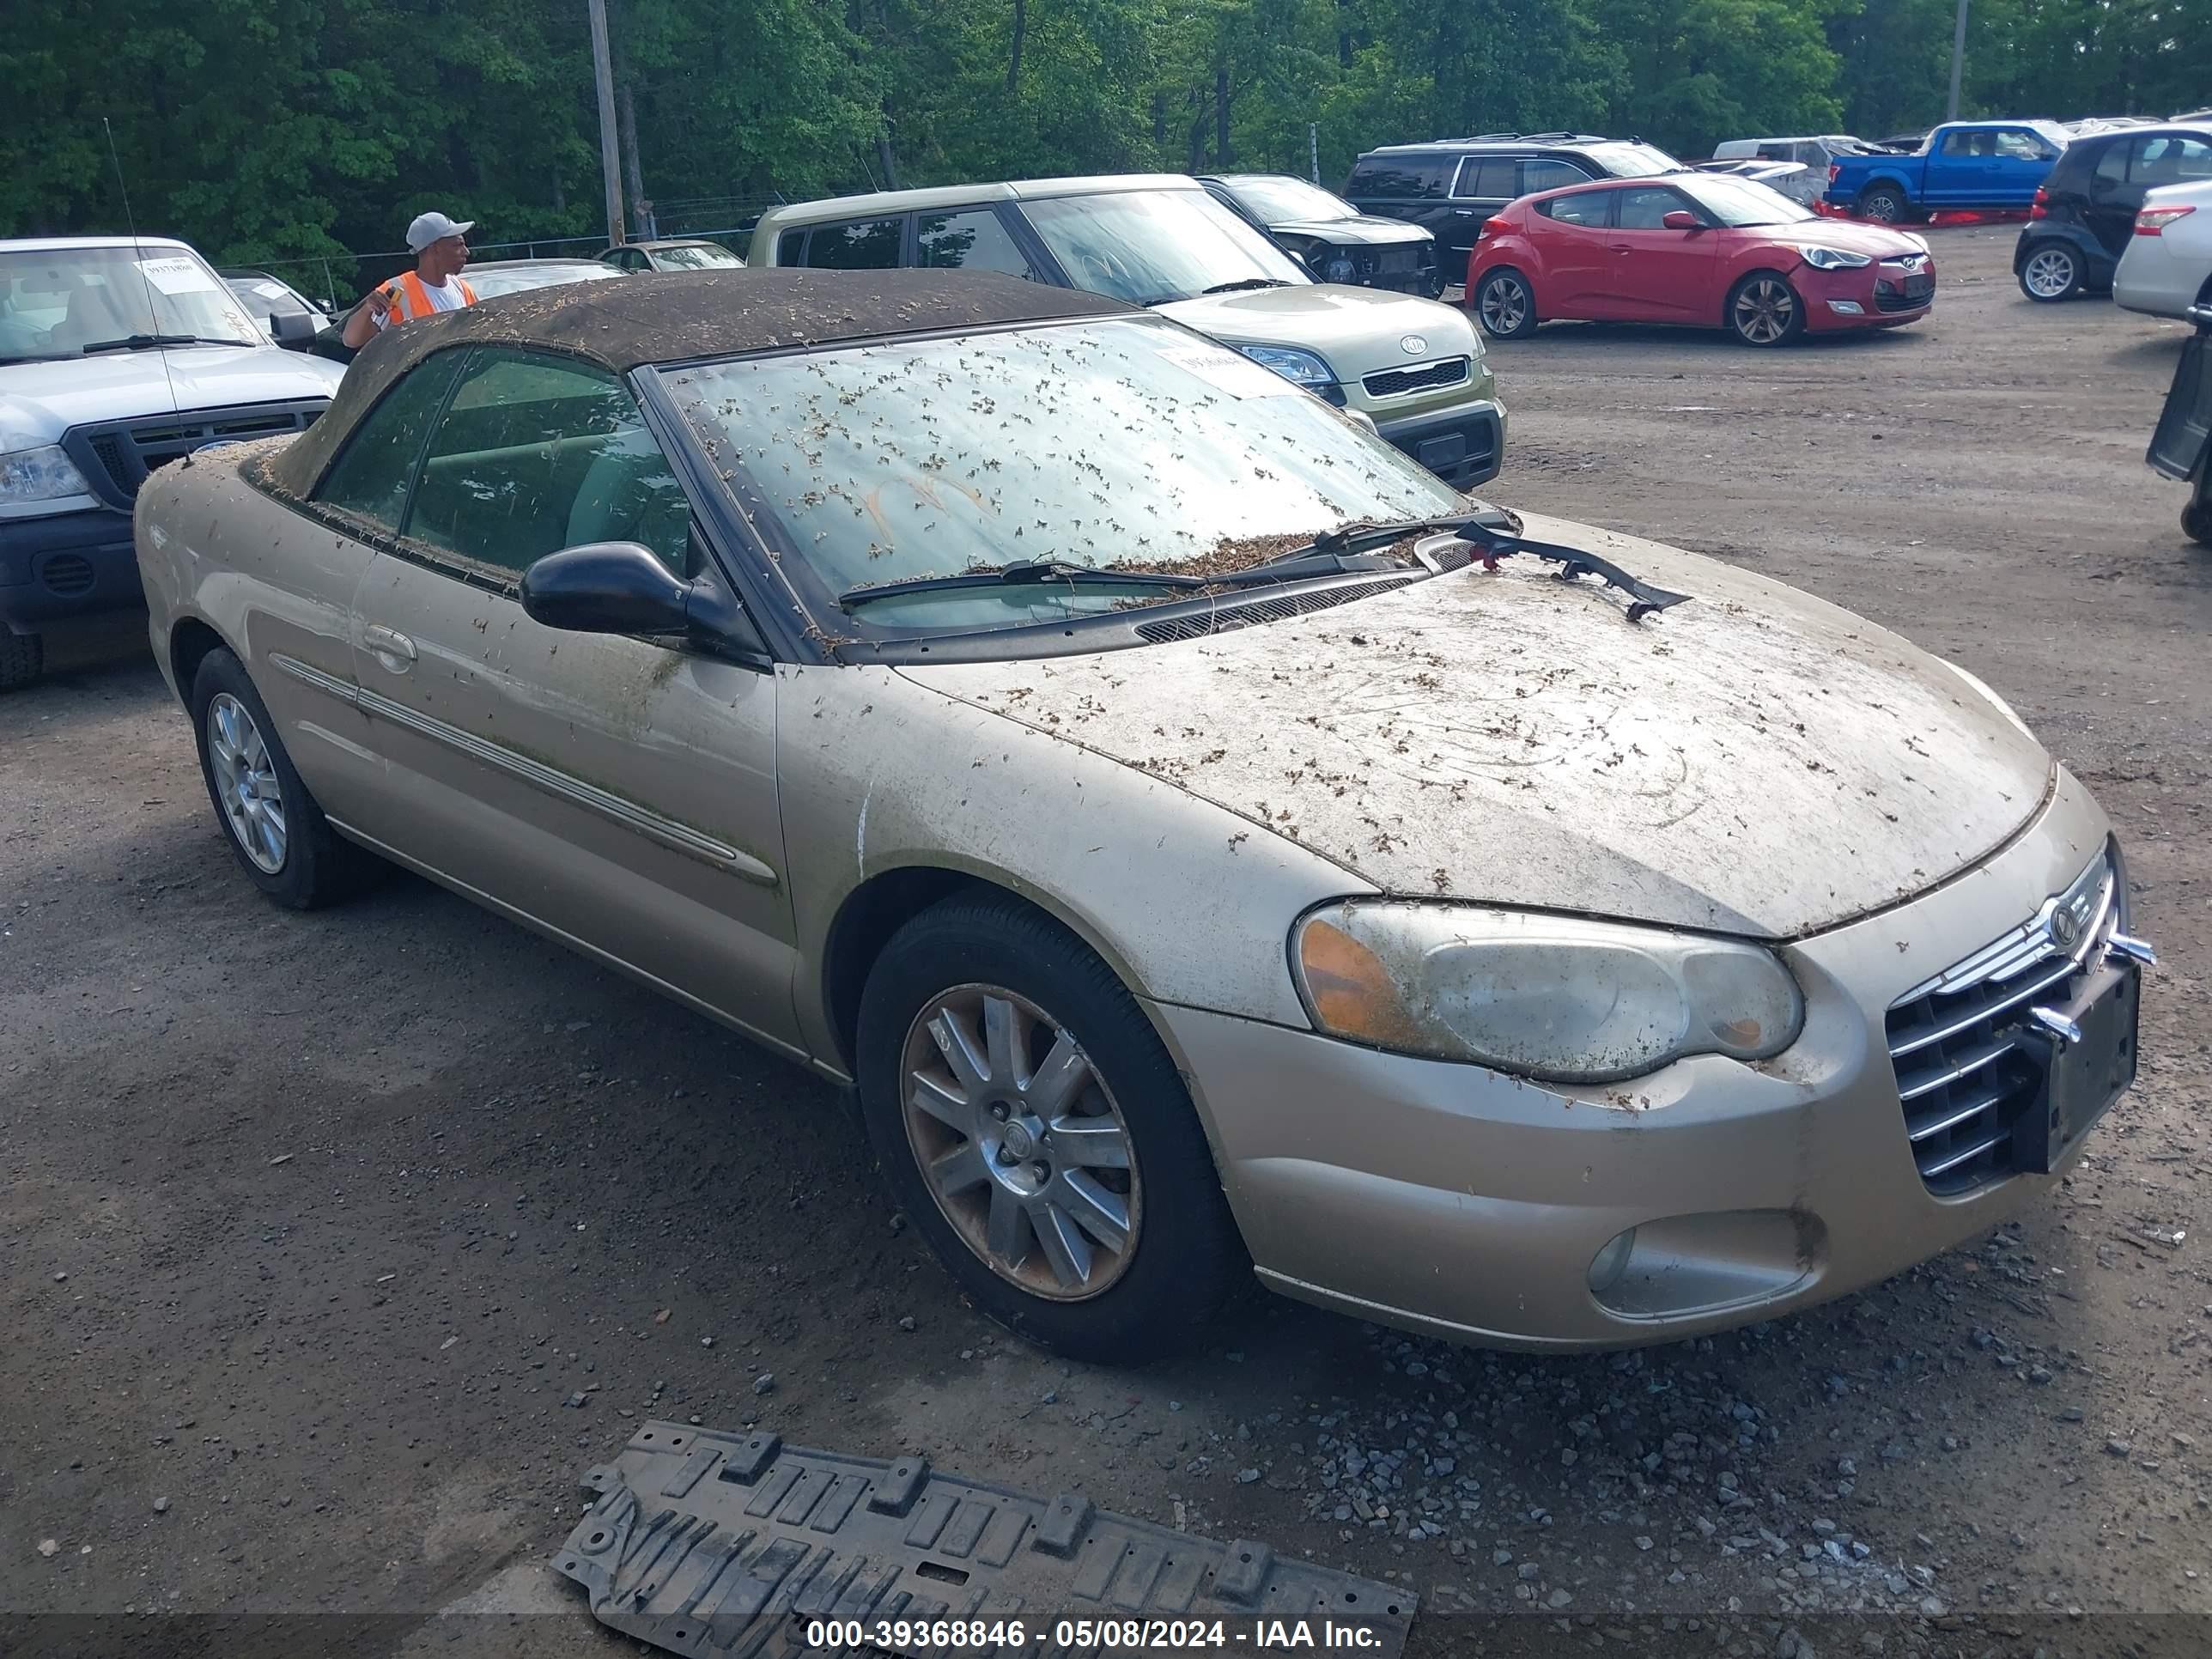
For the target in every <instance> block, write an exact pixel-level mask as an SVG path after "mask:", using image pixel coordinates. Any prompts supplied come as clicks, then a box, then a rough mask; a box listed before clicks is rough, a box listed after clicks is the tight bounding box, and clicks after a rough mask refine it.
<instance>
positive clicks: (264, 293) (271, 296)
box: [253, 283, 284, 300]
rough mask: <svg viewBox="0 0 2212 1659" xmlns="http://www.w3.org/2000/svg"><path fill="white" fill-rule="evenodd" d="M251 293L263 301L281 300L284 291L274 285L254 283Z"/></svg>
mask: <svg viewBox="0 0 2212 1659" xmlns="http://www.w3.org/2000/svg"><path fill="white" fill-rule="evenodd" d="M253 291H254V292H255V293H256V294H258V295H260V296H261V297H262V298H263V299H264V300H281V299H283V297H284V290H283V289H281V288H279V287H277V286H276V283H254V284H253Z"/></svg>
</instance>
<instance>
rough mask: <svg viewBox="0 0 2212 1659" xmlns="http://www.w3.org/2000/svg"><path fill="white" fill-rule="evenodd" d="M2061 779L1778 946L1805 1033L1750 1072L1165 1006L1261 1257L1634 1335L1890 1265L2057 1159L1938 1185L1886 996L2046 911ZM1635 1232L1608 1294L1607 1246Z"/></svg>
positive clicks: (1482, 1308)
mask: <svg viewBox="0 0 2212 1659" xmlns="http://www.w3.org/2000/svg"><path fill="white" fill-rule="evenodd" d="M2106 834H2107V829H2106V820H2105V818H2104V817H2103V815H2102V814H2101V812H2100V811H2099V810H2098V808H2097V806H2096V805H2095V803H2094V802H2093V800H2091V799H2089V796H2088V794H2087V792H2086V791H2085V790H2083V789H2082V788H2081V786H2080V785H2079V784H2077V783H2075V782H2074V781H2072V780H2071V779H2070V778H2069V777H2067V776H2066V775H2064V774H2063V773H2062V774H2060V775H2059V786H2058V788H2057V791H2056V793H2054V795H2053V797H2052V799H2051V802H2050V803H2049V804H2048V805H2047V806H2046V807H2045V810H2044V811H2043V812H2042V813H2041V815H2040V816H2039V817H2038V819H2037V820H2036V821H2035V823H2033V825H2032V826H2031V827H2030V828H2029V829H2027V830H2026V831H2024V832H2023V834H2022V835H2021V836H2020V837H2019V838H2018V839H2017V840H2015V842H2013V843H2012V844H2011V845H2010V846H2009V847H2008V848H2005V849H2004V850H2003V851H2002V852H2001V853H1999V854H1996V856H1995V857H1993V858H1992V859H1990V860H1989V861H1988V862H1987V863H1986V864H1984V865H1983V866H1980V867H1978V868H1977V869H1974V870H1972V871H1970V872H1967V873H1966V874H1965V875H1962V876H1960V877H1958V878H1954V880H1952V881H1950V882H1948V883H1947V884H1945V885H1943V886H1942V887H1941V888H1939V889H1937V890H1935V891H1933V892H1930V893H1928V894H1925V895H1923V896H1921V897H1919V898H1917V899H1915V900H1913V901H1911V902H1909V903H1906V904H1905V905H1903V906H1900V907H1899V908H1895V909H1893V910H1889V911H1887V912H1884V913H1882V914H1881V915H1876V916H1874V917H1872V918H1870V919H1868V920H1865V921H1859V922H1856V923H1852V924H1849V925H1847V926H1845V927H1840V928H1838V929H1836V930H1834V931H1832V932H1831V933H1824V934H1821V935H1819V936H1818V937H1815V938H1813V939H1806V940H1803V941H1801V942H1799V943H1797V944H1795V945H1790V946H1789V947H1787V950H1786V955H1787V956H1788V958H1789V960H1790V965H1791V967H1792V969H1794V970H1795V971H1796V974H1797V975H1798V978H1799V981H1800V982H1801V983H1802V985H1803V987H1804V988H1805V993H1806V1000H1807V1018H1806V1027H1805V1034H1804V1036H1802V1038H1801V1039H1800V1040H1799V1042H1797V1043H1796V1045H1795V1046H1794V1047H1793V1048H1791V1049H1790V1051H1789V1053H1787V1054H1784V1055H1783V1056H1782V1057H1780V1058H1779V1059H1778V1060H1772V1061H1768V1062H1765V1063H1762V1064H1759V1065H1757V1066H1746V1065H1741V1064H1738V1063H1736V1062H1734V1061H1730V1060H1722V1059H1717V1058H1713V1057H1703V1058H1699V1059H1696V1060H1686V1061H1682V1062H1679V1063H1677V1064H1676V1065H1674V1066H1669V1067H1668V1068H1666V1069H1665V1070H1664V1071H1662V1072H1660V1073H1656V1074H1655V1075H1654V1076H1652V1077H1650V1078H1647V1079H1638V1080H1637V1081H1634V1082H1632V1083H1627V1084H1621V1085H1611V1086H1609V1087H1601V1088H1590V1089H1576V1090H1572V1091H1566V1090H1560V1089H1555V1088H1553V1087H1548V1086H1545V1085H1534V1084H1529V1083H1525V1082H1521V1081H1518V1080H1516V1079H1511V1078H1507V1077H1504V1076H1500V1075H1498V1074H1497V1073H1490V1072H1486V1071H1483V1070H1481V1069H1480V1068H1477V1067H1474V1066H1458V1065H1449V1064H1443V1063H1440V1062H1436V1061H1430V1060H1416V1059H1411V1058H1407V1057H1405V1056H1402V1055H1393V1054H1381V1053H1377V1052H1375V1051H1372V1050H1369V1049H1364V1048H1356V1047H1353V1046H1352V1045H1350V1044H1347V1043H1343V1042H1334V1041H1331V1040H1329V1039H1327V1038H1323V1037H1320V1036H1315V1035H1313V1034H1311V1033H1309V1032H1302V1031H1294V1030H1285V1029H1283V1028H1281V1027H1277V1026H1270V1025H1264V1024H1258V1023H1255V1022H1252V1021H1248V1020H1240V1019H1235V1018H1228V1017H1225V1016H1222V1015H1218V1014H1212V1013H1204V1012H1195V1011H1193V1010H1190V1009H1187V1008H1180V1007H1167V1006H1157V1005H1156V1006H1154V1007H1153V1009H1152V1012H1153V1014H1154V1016H1155V1018H1156V1020H1157V1022H1158V1024H1159V1026H1160V1027H1161V1029H1162V1030H1164V1032H1165V1033H1166V1035H1167V1036H1168V1039H1169V1041H1170V1045H1171V1046H1172V1047H1173V1048H1175V1049H1176V1058H1177V1060H1178V1063H1179V1064H1180V1066H1182V1070H1183V1072H1184V1073H1185V1075H1186V1076H1187V1077H1188V1078H1189V1079H1191V1080H1192V1084H1193V1088H1194V1093H1195V1094H1196V1096H1197V1097H1198V1099H1199V1103H1200V1110H1201V1111H1202V1112H1203V1113H1204V1114H1205V1115H1206V1122H1207V1127H1208V1129H1209V1131H1210V1133H1212V1137H1213V1142H1214V1146H1215V1151H1216V1153H1217V1156H1218V1158H1219V1161H1220V1164H1221V1169H1222V1171H1223V1176H1224V1184H1225V1188H1226V1189H1227V1191H1228V1194H1229V1198H1230V1202H1231V1207H1232V1208H1233V1210H1234V1212H1235V1213H1236V1216H1237V1222H1238V1225H1239V1226H1240V1227H1241V1228H1242V1230H1243V1236H1244V1239H1245V1243H1246V1244H1247V1245H1248V1246H1249V1249H1250V1250H1251V1253H1252V1256H1253V1260H1254V1261H1255V1265H1256V1267H1257V1269H1258V1271H1259V1273H1260V1276H1261V1279H1263V1280H1264V1281H1265V1282H1267V1283H1268V1284H1270V1285H1273V1287H1274V1288H1276V1289H1278V1290H1281V1291H1286V1292H1288V1293H1289V1294H1291V1295H1293V1296H1297V1297H1303V1298H1304V1299H1307V1300H1310V1301H1313V1302H1317V1303H1320V1304H1324V1305H1327V1306H1330V1307H1334V1308H1336V1309H1338V1310H1341V1311H1344V1312H1347V1313H1350V1314H1352V1315H1354V1316H1358V1317H1362V1318H1367V1319H1373V1320H1376V1321H1380V1322H1384V1323H1387V1324H1393V1325H1398V1326H1402V1327H1405V1328H1409V1329H1415V1330H1420V1331H1425V1332H1427V1333H1429V1334H1434V1335H1437V1336H1442V1337H1445V1338H1449V1339H1451V1340H1460V1341H1468V1342H1475V1343H1481V1344H1486V1345H1492V1346H1513V1347H1523V1348H1529V1349H1544V1350H1569V1349H1583V1348H1607V1347H1619V1346H1634V1345H1638V1344H1644V1343H1651V1342H1657V1341H1662V1340H1675V1339H1679V1338H1681V1337H1685V1336H1692V1335H1696V1334H1700V1333H1703V1332H1709V1331H1713V1330H1718V1329H1724V1328H1729V1327H1731V1326H1735V1325H1740V1324H1744V1323H1747V1322H1751V1321H1753V1320H1758V1319H1765V1318H1769V1317H1771V1316H1775V1315H1777V1314H1781V1313H1785V1312H1788V1311H1790V1310H1794V1309H1797V1308H1802V1307H1806V1306H1808V1305H1810V1304H1814V1303H1818V1302H1821V1301H1825V1300H1826V1299H1828V1298H1830V1297H1836V1296H1839V1295H1842V1294H1844V1292H1846V1291H1850V1290H1853V1289H1856V1288H1858V1287H1860V1286H1863V1285H1868V1284H1871V1283H1874V1282H1875V1281H1877V1280H1880V1279H1885V1278H1887V1277H1888V1276H1890V1275H1892V1274H1893V1273H1898V1272H1899V1271H1901V1270H1903V1269H1904V1268H1906V1267H1910V1266H1911V1265H1913V1264H1914V1263H1916V1262H1918V1261H1923V1260H1925V1259H1926V1258H1927V1257H1929V1256H1930V1255H1936V1253H1938V1252H1939V1251H1942V1250H1943V1249H1948V1248H1949V1247H1950V1246H1952V1245H1954V1244H1956V1243H1960V1242H1961V1241H1963V1240H1965V1239H1967V1238H1971V1237H1973V1236H1975V1235H1976V1234H1978V1233H1979V1232H1981V1231H1984V1230H1985V1229H1987V1228H1988V1227H1990V1225H1993V1224H1995V1223H1996V1222H1997V1221H1999V1220H2001V1219H2002V1218H2004V1217H2006V1216H2008V1215H2009V1214H2010V1213H2012V1212H2014V1211H2015V1210H2016V1209H2018V1208H2019V1207H2020V1206H2022V1205H2023V1204H2026V1203H2028V1202H2031V1201H2033V1200H2034V1199H2035V1198H2036V1197H2037V1196H2039V1194H2041V1193H2042V1192H2044V1191H2045V1190H2046V1189H2047V1188H2049V1186H2050V1185H2051V1182H2052V1180H2053V1179H2054V1177H2051V1176H2012V1177H2009V1178H2007V1179H2003V1180H2000V1181H1998V1182H1996V1183H1995V1184H1993V1185H1991V1186H1988V1187H1985V1188H1981V1189H1980V1190H1978V1191H1977V1192H1974V1193H1972V1194H1970V1195H1967V1196H1963V1197H1957V1198H1943V1197H1938V1196H1936V1195H1935V1194H1931V1193H1930V1191H1929V1188H1928V1186H1927V1184H1926V1183H1925V1182H1923V1179H1922V1177H1921V1175H1920V1172H1919V1170H1917V1168H1916V1166H1915V1164H1914V1162H1913V1157H1912V1151H1911V1145H1910V1143H1909V1142H1908V1140H1907V1139H1906V1135H1905V1118H1904V1112H1903V1109H1902V1107H1901V1105H1900V1103H1899V1090H1898V1084H1897V1079H1896V1075H1895V1073H1894V1071H1893V1068H1892V1065H1891V1061H1890V1059H1889V1055H1888V1053H1887V1046H1886V1042H1885V1037H1884V1018H1885V1014H1886V1012H1887V1009H1888V1007H1889V1005H1890V1004H1891V1003H1892V1002H1893V1000H1896V999H1898V998H1899V996H1901V995H1902V994H1905V992H1906V991H1907V990H1908V989H1910V988H1911V987H1914V986H1916V985H1917V984H1919V983H1920V982H1921V981H1924V980H1926V979H1928V978H1929V977H1930V976H1931V975H1935V974H1937V973H1940V972H1942V970H1943V969H1946V968H1948V967H1949V966H1950V965H1951V964H1953V963H1956V962H1958V961H1960V959H1961V958H1962V957H1966V956H1967V955H1968V954H1970V953H1971V952H1972V951H1976V950H1977V949H1978V948H1979V947H1980V946H1982V945H1986V944H1987V943H1988V942H1989V941H1990V940H1992V939H1996V938H1998V937H2000V936H2001V935H2002V934H2003V933H2006V932H2007V931H2008V930H2010V929H2013V928H2015V927H2019V926H2020V925H2021V921H2023V920H2024V919H2026V918H2027V917H2029V916H2032V915H2034V914H2035V911H2036V908H2037V906H2038V905H2039V903H2040V902H2042V900H2043V899H2044V898H2045V896H2048V895H2050V894H2052V893H2056V892H2059V891H2061V890H2063V889H2064V888H2065V887H2066V885H2067V884H2068V883H2069V882H2070V881H2072V880H2073V879H2074V878H2075V876H2077V875H2078V874H2079V873H2080V872H2081V870H2082V868H2083V867H2084V866H2086V865H2087V862H2088V861H2089V860H2091V859H2092V858H2093V857H2094V856H2095V855H2096V854H2097V852H2098V850H2099V849H2100V848H2101V847H2102V846H2103V845H2104V844H2105V840H2106ZM1631 1227H1635V1228H1637V1229H1638V1244H1637V1248H1636V1251H1635V1254H1634V1255H1632V1257H1631V1260H1630V1271H1629V1273H1628V1274H1627V1275H1626V1278H1625V1279H1624V1280H1623V1285H1622V1287H1620V1288H1616V1289H1615V1290H1613V1291H1608V1292H1607V1297H1606V1300H1604V1301H1601V1300H1600V1299H1599V1297H1597V1296H1595V1295H1594V1294H1593V1292H1592V1291H1591V1289H1590V1284H1589V1274H1590V1268H1591V1263H1592V1260H1593V1258H1594V1257H1595V1256H1596V1255H1598V1253H1599V1252H1600V1251H1601V1250H1602V1249H1605V1247H1606V1246H1607V1243H1608V1242H1609V1241H1611V1240H1613V1239H1614V1238H1616V1237H1618V1236H1619V1235H1620V1234H1621V1233H1622V1232H1623V1231H1625V1230H1626V1229H1628V1228H1631Z"/></svg>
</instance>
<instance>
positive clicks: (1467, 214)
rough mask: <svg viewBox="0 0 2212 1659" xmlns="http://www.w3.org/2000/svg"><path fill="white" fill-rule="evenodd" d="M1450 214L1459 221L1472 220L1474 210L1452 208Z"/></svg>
mask: <svg viewBox="0 0 2212 1659" xmlns="http://www.w3.org/2000/svg"><path fill="white" fill-rule="evenodd" d="M1452 213H1453V216H1455V217H1456V218H1461V219H1472V218H1474V209H1473V208H1454V209H1453V210H1452Z"/></svg>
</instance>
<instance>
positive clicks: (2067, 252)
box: [2020, 247, 2081, 305]
mask: <svg viewBox="0 0 2212 1659" xmlns="http://www.w3.org/2000/svg"><path fill="white" fill-rule="evenodd" d="M2020 286H2021V291H2022V292H2023V293H2025V294H2026V295H2027V297H2028V298H2029V299H2031V300H2040V301H2043V302H2044V303H2045V304H2046V305H2048V304H2050V303H2051V302H2052V301H2057V300H2063V299H2065V298H2066V297H2067V296H2068V295H2070V294H2072V293H2073V292H2074V290H2075V289H2076V288H2079V287H2080V286H2081V264H2080V262H2079V261H2078V260H2076V259H2075V257H2074V251H2073V250H2072V249H2071V248H2068V247H2040V248H2038V249H2036V251H2035V252H2033V253H2031V254H2029V255H2028V256H2027V264H2023V265H2022V266H2021V268H2020Z"/></svg>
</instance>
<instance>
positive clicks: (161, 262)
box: [138, 254, 215, 294]
mask: <svg viewBox="0 0 2212 1659" xmlns="http://www.w3.org/2000/svg"><path fill="white" fill-rule="evenodd" d="M138 269H139V270H143V271H144V272H145V273H146V280H147V281H148V282H149V283H153V285H154V286H155V288H158V289H161V292H162V293H164V294H204V293H206V292H207V291H208V290H209V289H212V288H213V287H214V286H215V278H213V277H212V276H209V275H208V274H207V272H206V271H205V270H202V269H201V268H200V262H199V261H198V260H197V259H187V258H184V257H183V256H182V255H180V254H179V255H173V256H171V257H170V258H164V259H141V260H140V261H139V262H138Z"/></svg>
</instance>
